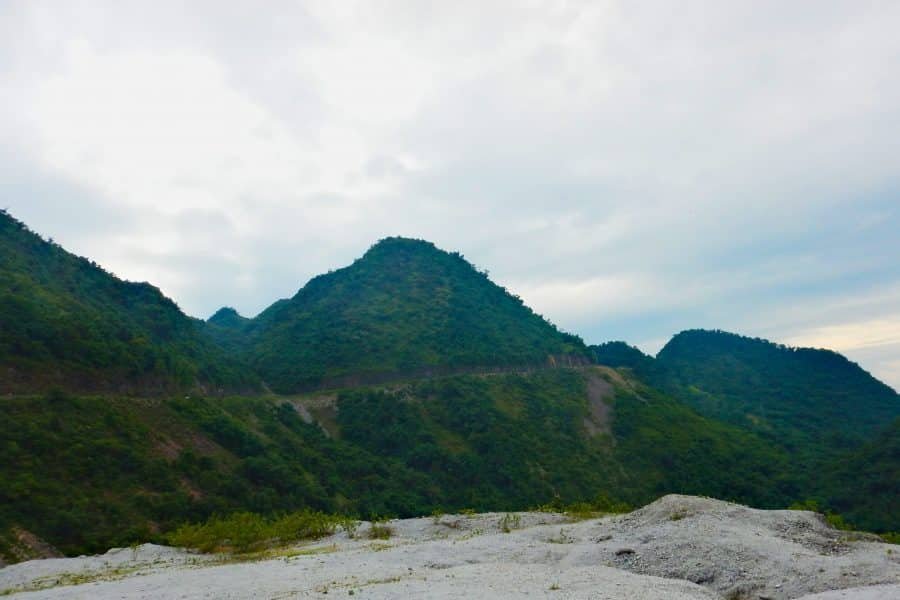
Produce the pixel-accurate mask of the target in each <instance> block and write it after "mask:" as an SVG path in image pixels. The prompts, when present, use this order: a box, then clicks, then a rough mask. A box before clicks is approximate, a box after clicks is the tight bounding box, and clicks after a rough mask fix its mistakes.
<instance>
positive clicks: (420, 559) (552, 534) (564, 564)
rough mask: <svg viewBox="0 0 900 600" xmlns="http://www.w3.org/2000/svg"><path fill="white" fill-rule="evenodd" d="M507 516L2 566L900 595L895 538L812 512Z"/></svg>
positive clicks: (162, 583) (583, 590) (185, 579)
mask: <svg viewBox="0 0 900 600" xmlns="http://www.w3.org/2000/svg"><path fill="white" fill-rule="evenodd" d="M503 516H504V515H502V514H496V513H493V514H481V515H473V516H464V515H445V516H443V517H441V518H440V519H439V520H435V519H432V518H427V519H406V520H402V521H394V522H392V523H391V524H390V525H391V527H392V528H393V530H394V535H393V536H392V537H391V538H390V539H389V540H383V541H381V540H369V539H366V537H365V532H366V528H367V525H363V526H362V527H361V528H360V530H359V532H358V535H357V538H356V539H350V538H349V537H348V536H347V535H346V534H345V533H338V534H336V535H334V536H331V537H329V538H327V539H324V540H320V541H319V542H316V543H314V544H308V545H303V546H298V547H296V548H293V549H291V550H289V551H286V552H283V553H281V555H279V556H274V557H270V558H267V559H265V560H255V561H238V560H235V559H231V558H230V557H222V556H214V557H210V556H203V555H198V554H193V553H189V552H185V551H182V550H177V549H173V548H166V547H162V546H154V545H150V544H147V545H144V546H140V547H139V548H136V549H119V550H112V551H110V552H108V553H107V554H104V555H101V556H91V557H79V558H65V559H48V560H41V561H30V562H27V563H21V564H18V565H12V566H9V567H6V568H4V569H0V594H2V593H4V592H9V593H12V594H13V597H16V598H91V599H93V598H100V599H103V598H235V599H236V598H272V599H274V598H327V597H330V596H333V595H334V594H338V595H339V596H349V595H353V596H354V597H360V598H438V599H444V598H524V597H528V598H560V599H563V598H585V599H587V598H592V599H598V600H600V599H629V598H634V599H656V598H659V599H673V600H679V599H698V600H699V599H713V598H728V599H754V600H756V599H766V598H770V599H773V600H776V599H778V600H781V599H787V598H801V597H803V598H804V600H838V599H847V600H888V599H890V600H898V599H900V547H898V546H891V545H888V544H883V543H880V542H877V541H874V539H872V538H869V537H868V536H866V535H857V534H847V533H845V532H838V531H835V530H833V529H831V528H829V527H828V526H827V525H826V524H824V523H823V522H822V521H821V519H820V518H819V517H818V516H816V515H815V514H813V513H808V512H799V511H761V510H754V509H749V508H746V507H743V506H739V505H735V504H729V503H726V502H721V501H718V500H711V499H706V498H694V497H690V496H674V495H672V496H666V497H664V498H661V499H660V500H658V501H656V502H654V503H653V504H650V505H648V506H646V507H644V508H642V509H640V510H638V511H635V512H633V513H630V514H628V515H621V516H615V517H607V518H603V519H593V520H588V521H580V522H574V523H573V522H569V521H568V519H567V518H566V517H564V516H562V515H553V514H544V513H519V523H518V526H517V527H516V528H515V529H514V530H513V531H512V532H510V533H504V532H503V531H502V530H501V527H500V521H501V518H502V517H503ZM72 584H76V585H72ZM878 584H881V585H878ZM829 590H839V591H829ZM819 592H825V593H819ZM808 594H816V595H814V596H807V595H808Z"/></svg>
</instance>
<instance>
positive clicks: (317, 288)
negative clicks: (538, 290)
mask: <svg viewBox="0 0 900 600" xmlns="http://www.w3.org/2000/svg"><path fill="white" fill-rule="evenodd" d="M209 331H210V335H211V336H212V337H213V338H214V339H216V340H218V341H219V343H221V344H224V346H225V347H227V348H230V349H233V350H235V351H237V352H238V353H239V354H240V355H241V356H243V357H245V358H246V360H247V361H248V362H249V363H250V364H251V365H253V366H254V367H255V368H256V369H257V371H258V372H259V373H260V374H261V375H262V377H263V379H264V380H265V381H266V383H267V384H268V385H269V386H270V387H271V388H272V389H273V390H276V391H280V392H293V391H297V390H302V389H309V388H312V387H316V386H320V385H322V384H324V383H329V382H330V383H331V384H332V385H348V384H357V383H365V382H371V381H379V380H384V379H387V378H390V377H394V376H413V375H419V376H421V375H428V374H438V373H449V372H458V371H460V370H465V369H468V368H475V367H493V366H515V367H523V366H545V365H548V364H552V363H569V362H575V363H585V362H587V351H586V348H585V346H584V344H583V343H582V342H581V340H580V339H579V338H577V337H576V336H573V335H570V334H567V333H563V332H561V331H559V330H558V329H557V328H556V327H555V326H553V325H552V324H550V323H548V322H547V321H546V320H544V319H543V318H542V317H540V316H539V315H537V314H535V313H534V312H533V311H532V310H531V309H530V308H528V307H527V306H525V305H524V304H523V303H522V301H521V299H519V298H518V297H516V296H513V295H512V294H510V293H509V292H507V291H506V290H505V289H503V288H501V287H500V286H498V285H496V284H494V283H493V282H491V281H490V279H488V276H487V274H486V273H483V272H480V271H478V270H477V269H476V268H475V267H473V266H472V264H470V263H469V262H467V261H466V260H465V259H464V258H463V257H462V256H461V255H459V254H457V253H448V252H444V251H443V250H439V249H438V248H436V247H435V246H434V245H433V244H431V243H429V242H425V241H421V240H413V239H406V238H399V237H397V238H387V239H384V240H381V241H380V242H378V243H377V244H375V245H374V246H372V247H371V248H370V249H369V250H368V251H367V252H366V253H365V255H363V256H362V258H360V259H358V260H357V261H356V262H354V263H353V264H352V265H350V266H348V267H345V268H343V269H339V270H337V271H333V272H331V273H328V274H326V275H321V276H319V277H316V278H314V279H312V280H311V281H310V282H309V283H307V284H306V285H305V286H304V287H303V288H302V289H301V290H300V291H299V292H297V294H296V295H295V296H294V297H293V298H290V299H289V300H281V301H279V302H276V303H275V304H273V305H272V306H270V307H269V308H268V309H266V310H265V311H263V312H262V313H261V314H260V315H259V316H257V317H256V318H254V319H249V320H247V319H242V318H240V317H239V316H238V315H236V314H233V313H232V312H229V311H228V310H227V309H224V312H223V311H219V312H218V313H216V315H215V316H214V318H212V319H210V328H209Z"/></svg>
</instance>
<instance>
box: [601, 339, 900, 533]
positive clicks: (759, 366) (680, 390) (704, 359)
mask: <svg viewBox="0 0 900 600" xmlns="http://www.w3.org/2000/svg"><path fill="white" fill-rule="evenodd" d="M590 349H591V353H592V356H593V357H594V358H595V360H596V361H597V362H598V363H600V364H606V365H610V366H616V367H626V368H628V369H630V370H631V372H633V373H634V374H635V375H636V376H637V377H638V378H640V379H641V380H642V381H645V382H647V383H648V384H650V385H652V386H654V387H656V388H658V389H660V390H663V391H665V392H666V393H668V394H669V395H671V396H673V397H674V398H677V399H678V400H679V401H681V402H682V403H684V404H686V405H689V406H691V407H692V408H694V409H695V410H696V411H697V412H699V413H701V414H703V415H705V416H707V417H709V418H711V419H714V420H716V421H717V422H727V423H730V424H732V425H736V426H738V427H740V428H742V429H743V430H744V431H747V432H751V433H754V434H756V435H759V436H761V437H762V438H764V439H766V440H768V441H769V443H770V444H771V445H772V446H773V447H775V448H780V449H781V450H782V451H783V452H787V453H789V454H790V456H791V457H792V460H791V467H790V472H791V473H792V474H793V476H795V477H796V479H795V483H796V484H797V485H798V487H797V488H796V490H795V492H794V493H795V494H796V495H797V496H798V497H806V498H809V499H813V500H816V501H817V502H819V503H820V506H822V507H823V508H827V509H829V510H833V511H838V512H840V513H841V514H844V515H845V516H846V517H847V519H848V520H849V521H850V522H851V523H853V524H854V525H856V526H859V527H867V528H873V529H878V530H882V531H884V530H898V529H900V508H898V504H897V498H898V496H900V489H898V486H900V471H898V469H900V456H898V451H900V421H898V420H897V419H898V418H900V396H898V395H897V393H896V392H895V391H894V390H893V389H891V388H890V387H889V386H887V385H885V384H883V383H882V382H880V381H878V380H877V379H875V378H874V377H872V376H871V375H870V374H869V373H867V372H866V371H864V370H863V369H862V368H860V367H859V365H857V364H856V363H854V362H852V361H849V360H847V359H846V358H845V357H843V356H841V355H840V354H838V353H836V352H832V351H830V350H819V349H813V348H791V347H787V346H783V345H781V344H774V343H772V342H769V341H767V340H763V339H758V338H749V337H744V336H740V335H736V334H733V333H727V332H724V331H704V330H691V331H684V332H681V333H679V334H678V335H676V336H674V337H673V338H672V340H671V341H670V342H669V343H668V344H666V346H665V347H664V348H663V349H662V350H661V351H660V352H659V354H658V355H657V357H656V358H653V357H650V356H647V355H645V354H643V353H642V352H640V350H638V349H637V348H634V347H631V346H628V345H627V344H625V343H624V342H609V343H606V344H601V345H599V346H591V348H590ZM891 422H893V423H894V424H893V425H892V426H889V424H890V423H891Z"/></svg>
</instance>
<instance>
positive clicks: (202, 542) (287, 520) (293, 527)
mask: <svg viewBox="0 0 900 600" xmlns="http://www.w3.org/2000/svg"><path fill="white" fill-rule="evenodd" d="M353 523H355V522H354V521H353V520H352V519H348V518H346V517H340V516H336V515H329V514H326V513H321V512H316V511H312V510H302V511H298V512H293V513H289V514H286V515H282V516H280V517H275V518H269V519H267V518H265V517H263V516H261V515H258V514H255V513H250V512H238V513H234V514H231V515H228V516H225V517H223V516H214V517H212V518H210V519H209V520H208V521H206V523H202V524H188V525H182V526H181V527H179V528H178V529H176V530H175V531H174V532H172V533H171V534H169V536H168V537H167V540H168V542H169V543H170V544H172V545H174V546H180V547H184V548H194V549H196V550H200V551H201V552H222V551H228V550H231V551H234V552H250V551H254V550H261V549H263V548H266V547H269V546H273V545H286V544H290V543H292V542H296V541H299V540H316V539H320V538H323V537H325V536H328V535H331V534H332V533H334V531H335V529H336V528H337V527H338V526H342V527H344V528H345V529H347V530H348V531H349V530H350V529H351V528H352V524H353Z"/></svg>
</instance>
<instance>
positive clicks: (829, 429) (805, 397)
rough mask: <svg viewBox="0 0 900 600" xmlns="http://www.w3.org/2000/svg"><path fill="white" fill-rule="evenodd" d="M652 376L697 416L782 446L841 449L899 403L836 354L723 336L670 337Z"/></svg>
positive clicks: (899, 408) (893, 414)
mask: <svg viewBox="0 0 900 600" xmlns="http://www.w3.org/2000/svg"><path fill="white" fill-rule="evenodd" d="M656 367H657V368H658V369H659V371H660V372H657V373H655V374H653V375H652V376H651V379H653V380H654V383H655V384H656V385H658V386H659V387H661V388H663V389H666V390H667V391H669V392H671V393H673V394H675V395H676V396H678V397H679V398H681V399H682V400H683V401H685V402H687V403H688V404H690V405H691V406H693V407H694V408H695V409H697V410H698V411H699V412H700V413H702V414H705V415H708V416H711V417H716V418H720V419H724V420H726V421H729V422H733V423H736V424H741V425H744V426H748V427H750V428H752V429H754V430H757V431H760V432H769V433H771V434H772V435H774V436H777V437H778V438H779V439H781V441H782V442H785V443H788V444H790V443H792V442H796V443H814V444H825V445H828V446H830V447H832V448H839V447H840V446H841V445H842V444H852V443H855V442H859V441H861V440H864V439H866V438H868V437H871V436H872V435H874V434H875V432H877V431H878V430H879V429H880V428H883V427H884V426H885V425H886V424H887V423H890V422H891V421H892V420H893V419H895V418H897V417H898V416H900V397H898V395H897V393H896V392H895V391H894V390H893V389H891V388H890V387H889V386H887V385H885V384H884V383H882V382H880V381H878V380H877V379H875V378H874V377H872V376H871V375H870V374H869V373H868V372H866V371H864V370H863V369H862V368H861V367H860V366H859V365H857V364H856V363H854V362H852V361H850V360H848V359H847V358H845V357H844V356H842V355H840V354H838V353H837V352H832V351H830V350H819V349H813V348H791V347H788V346H783V345H780V344H774V343H772V342H769V341H767V340H763V339H758V338H749V337H744V336H740V335H736V334H733V333H726V332H723V331H704V330H691V331H684V332H682V333H679V334H678V335H676V336H674V337H673V338H672V339H671V340H670V341H669V343H668V344H666V345H665V346H664V347H663V349H662V350H660V352H659V354H658V355H657V357H656Z"/></svg>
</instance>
